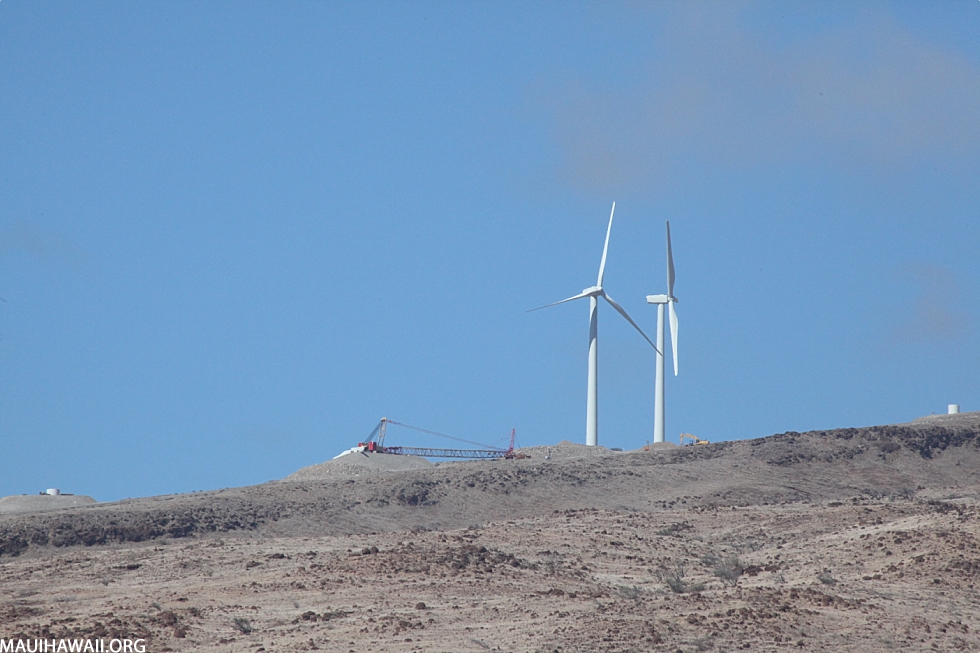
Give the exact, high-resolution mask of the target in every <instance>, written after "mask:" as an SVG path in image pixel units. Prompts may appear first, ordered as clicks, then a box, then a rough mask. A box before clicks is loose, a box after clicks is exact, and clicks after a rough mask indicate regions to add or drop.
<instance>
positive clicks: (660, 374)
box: [647, 220, 677, 443]
mask: <svg viewBox="0 0 980 653" xmlns="http://www.w3.org/2000/svg"><path fill="white" fill-rule="evenodd" d="M647 303H648V304H656V305H657V389H656V393H655V395H656V398H655V400H654V408H653V441H654V442H655V443H656V442H663V441H664V355H663V350H664V305H665V304H666V305H667V307H668V308H669V309H670V344H671V345H672V346H673V350H674V376H677V312H676V311H675V310H674V304H675V303H677V298H676V297H674V255H673V254H672V253H671V251H670V220H668V221H667V294H666V295H647Z"/></svg>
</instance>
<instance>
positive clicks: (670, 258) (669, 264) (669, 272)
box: [667, 220, 674, 297]
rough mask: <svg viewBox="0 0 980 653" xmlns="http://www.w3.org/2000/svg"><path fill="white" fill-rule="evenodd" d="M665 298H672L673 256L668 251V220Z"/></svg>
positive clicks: (668, 222) (668, 230)
mask: <svg viewBox="0 0 980 653" xmlns="http://www.w3.org/2000/svg"><path fill="white" fill-rule="evenodd" d="M667 296H668V297H673V296H674V254H673V252H671V249H670V220H668V221H667Z"/></svg>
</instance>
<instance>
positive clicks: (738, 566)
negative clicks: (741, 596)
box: [715, 556, 744, 587]
mask: <svg viewBox="0 0 980 653" xmlns="http://www.w3.org/2000/svg"><path fill="white" fill-rule="evenodd" d="M743 570H744V568H743V567H742V563H741V562H739V559H738V556H729V557H727V558H725V559H724V560H723V561H721V562H720V563H719V564H718V566H716V567H715V576H717V577H718V578H720V579H721V580H722V582H724V583H727V584H728V585H731V586H732V587H735V586H736V585H738V579H739V577H741V575H742V571H743Z"/></svg>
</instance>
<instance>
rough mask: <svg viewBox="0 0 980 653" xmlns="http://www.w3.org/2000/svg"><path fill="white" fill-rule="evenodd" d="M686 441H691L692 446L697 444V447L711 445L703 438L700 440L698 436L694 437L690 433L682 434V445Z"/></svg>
mask: <svg viewBox="0 0 980 653" xmlns="http://www.w3.org/2000/svg"><path fill="white" fill-rule="evenodd" d="M684 440H690V441H691V444H695V445H697V444H711V443H710V442H708V441H707V440H704V439H702V438H699V437H698V436H696V435H692V434H690V433H681V444H684Z"/></svg>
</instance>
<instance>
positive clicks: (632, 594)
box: [616, 585, 646, 601]
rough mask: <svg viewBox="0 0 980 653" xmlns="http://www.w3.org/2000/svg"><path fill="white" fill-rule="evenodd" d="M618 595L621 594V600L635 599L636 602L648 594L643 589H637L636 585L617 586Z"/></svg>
mask: <svg viewBox="0 0 980 653" xmlns="http://www.w3.org/2000/svg"><path fill="white" fill-rule="evenodd" d="M616 593H617V594H619V596H620V597H621V598H624V599H633V600H634V601H635V600H636V599H639V598H640V597H642V596H643V595H644V594H646V590H644V589H643V588H642V587H637V586H636V585H632V586H626V585H617V586H616Z"/></svg>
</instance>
